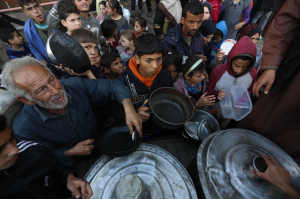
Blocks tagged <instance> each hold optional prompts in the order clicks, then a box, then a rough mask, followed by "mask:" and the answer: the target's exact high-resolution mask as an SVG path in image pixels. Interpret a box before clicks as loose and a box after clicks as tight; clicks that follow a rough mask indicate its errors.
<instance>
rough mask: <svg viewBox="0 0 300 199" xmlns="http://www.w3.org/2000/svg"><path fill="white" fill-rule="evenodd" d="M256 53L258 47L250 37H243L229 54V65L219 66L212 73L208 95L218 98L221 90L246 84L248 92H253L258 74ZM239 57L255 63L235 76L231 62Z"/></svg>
mask: <svg viewBox="0 0 300 199" xmlns="http://www.w3.org/2000/svg"><path fill="white" fill-rule="evenodd" d="M256 51H257V49H256V45H255V44H254V43H253V42H252V41H251V39H250V38H249V37H248V36H244V37H242V38H241V39H240V40H239V41H238V42H237V43H236V44H235V45H234V46H233V48H232V49H231V51H230V52H229V54H228V56H227V60H228V61H227V63H226V64H222V65H219V66H217V67H216V68H215V69H213V70H212V72H211V73H210V76H209V82H208V86H207V95H215V96H216V97H217V96H218V93H219V91H220V90H222V89H223V88H224V87H226V86H230V85H233V84H244V85H245V86H246V88H247V89H248V92H249V93H250V92H252V87H253V84H254V83H255V81H256V76H257V72H256V70H255V69H254V64H255V61H256ZM238 55H244V56H249V57H251V58H252V59H253V61H252V64H251V66H250V67H248V68H247V69H246V70H245V71H244V72H242V73H241V74H238V75H235V74H234V73H233V70H232V67H231V62H232V60H233V59H234V58H235V57H236V56H238Z"/></svg>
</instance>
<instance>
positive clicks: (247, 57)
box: [232, 55, 254, 66]
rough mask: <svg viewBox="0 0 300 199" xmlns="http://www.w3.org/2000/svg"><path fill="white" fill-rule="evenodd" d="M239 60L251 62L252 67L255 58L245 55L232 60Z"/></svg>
mask: <svg viewBox="0 0 300 199" xmlns="http://www.w3.org/2000/svg"><path fill="white" fill-rule="evenodd" d="M237 59H241V60H243V61H250V65H249V66H251V65H252V63H253V61H254V60H253V58H251V57H249V56H245V55H238V56H235V57H234V58H233V59H232V60H237Z"/></svg>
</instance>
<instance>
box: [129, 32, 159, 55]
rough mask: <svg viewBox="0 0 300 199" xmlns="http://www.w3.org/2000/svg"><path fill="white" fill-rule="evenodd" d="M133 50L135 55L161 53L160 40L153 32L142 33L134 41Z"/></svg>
mask: <svg viewBox="0 0 300 199" xmlns="http://www.w3.org/2000/svg"><path fill="white" fill-rule="evenodd" d="M135 52H136V54H137V56H139V57H142V56H143V55H151V54H154V53H162V52H163V47H162V44H161V42H160V40H159V39H158V38H157V37H156V36H155V35H153V34H143V35H141V36H139V37H138V38H137V40H136V43H135Z"/></svg>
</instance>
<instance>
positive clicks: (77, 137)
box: [1, 57, 142, 165]
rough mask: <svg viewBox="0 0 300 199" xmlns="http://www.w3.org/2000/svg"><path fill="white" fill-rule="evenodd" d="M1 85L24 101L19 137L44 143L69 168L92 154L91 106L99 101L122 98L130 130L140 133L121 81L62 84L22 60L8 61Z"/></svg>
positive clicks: (93, 126) (15, 125) (17, 127)
mask: <svg viewBox="0 0 300 199" xmlns="http://www.w3.org/2000/svg"><path fill="white" fill-rule="evenodd" d="M1 81H3V83H2V82H1V83H2V84H3V85H5V86H6V88H7V89H8V91H9V92H10V93H11V94H12V95H14V96H16V98H17V99H18V100H19V101H20V102H22V103H24V106H23V107H22V108H21V110H20V111H19V112H18V113H17V114H16V115H15V117H14V120H13V124H12V129H13V130H14V135H15V136H16V138H17V139H18V140H20V141H21V140H32V141H35V142H37V143H39V144H42V145H44V146H45V147H47V148H48V149H50V151H51V152H52V153H53V154H54V155H55V156H56V158H57V159H58V160H59V161H61V162H63V163H64V164H67V165H72V164H73V162H74V160H75V157H76V156H84V155H89V154H90V153H91V150H92V149H93V147H94V146H93V145H91V144H92V143H93V141H94V140H93V139H95V138H96V136H97V134H98V128H97V123H96V118H95V115H94V113H93V110H92V106H93V105H95V104H97V103H99V102H103V101H109V100H117V101H118V102H119V103H121V104H122V105H123V107H124V110H125V113H126V115H125V116H124V117H126V123H127V124H128V127H129V130H130V132H133V129H132V125H134V126H135V127H136V129H137V131H139V132H140V133H141V123H142V120H141V118H140V116H139V115H138V114H137V113H136V111H135V109H134V107H133V105H132V101H131V95H130V92H129V91H128V90H127V89H126V87H125V86H124V84H123V83H122V82H121V81H120V80H103V79H95V80H90V79H85V78H79V77H74V78H69V79H63V80H58V79H57V78H56V77H55V76H54V75H53V73H52V72H51V71H50V70H49V69H48V68H47V67H46V66H45V65H43V64H41V63H40V62H39V61H37V60H36V59H34V58H32V57H23V58H18V59H13V60H11V61H9V62H6V64H5V67H4V70H3V72H2V77H1ZM124 120H125V118H124Z"/></svg>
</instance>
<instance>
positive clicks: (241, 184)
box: [197, 129, 300, 199]
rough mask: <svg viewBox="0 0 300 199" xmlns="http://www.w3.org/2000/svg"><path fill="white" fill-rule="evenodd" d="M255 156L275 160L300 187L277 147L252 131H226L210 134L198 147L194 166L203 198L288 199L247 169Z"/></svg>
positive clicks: (292, 164) (287, 158)
mask: <svg viewBox="0 0 300 199" xmlns="http://www.w3.org/2000/svg"><path fill="white" fill-rule="evenodd" d="M259 153H260V154H263V155H267V156H272V157H274V158H276V159H277V161H278V162H279V163H281V164H282V165H283V166H284V167H285V168H286V169H287V170H288V171H289V173H290V176H291V179H292V182H293V184H294V185H295V186H296V187H297V188H298V189H299V188H300V178H299V176H300V168H299V166H298V165H297V163H296V162H295V161H294V160H293V159H292V158H291V157H290V156H289V155H288V154H287V153H285V152H284V151H283V150H282V149H281V148H279V147H278V146H277V145H275V144H274V143H273V142H271V141H270V140H268V139H267V138H265V137H263V136H261V135H259V134H257V133H254V132H252V131H248V130H244V129H229V130H224V131H219V132H216V133H214V134H211V135H210V136H209V137H207V138H206V139H205V140H204V141H203V142H202V144H201V146H200V148H199V151H198V155H197V166H198V173H199V176H200V181H201V185H202V189H203V191H204V194H205V196H206V198H224V199H225V198H226V199H227V198H232V199H234V198H238V199H240V198H249V199H250V198H251V199H256V198H268V199H273V198H274V199H275V198H280V199H282V198H289V197H288V196H287V195H285V193H284V192H283V191H282V190H281V189H280V188H278V187H276V186H275V185H272V184H270V183H269V182H267V181H265V180H263V179H261V178H259V177H257V176H255V175H254V174H253V172H252V171H251V168H253V167H251V166H252V165H253V159H254V158H255V157H257V156H258V154H259Z"/></svg>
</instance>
